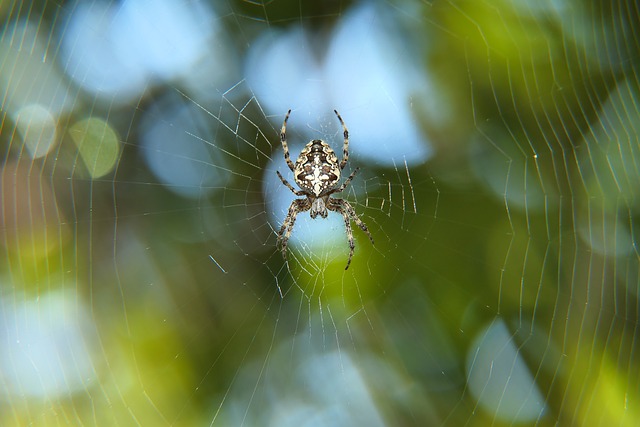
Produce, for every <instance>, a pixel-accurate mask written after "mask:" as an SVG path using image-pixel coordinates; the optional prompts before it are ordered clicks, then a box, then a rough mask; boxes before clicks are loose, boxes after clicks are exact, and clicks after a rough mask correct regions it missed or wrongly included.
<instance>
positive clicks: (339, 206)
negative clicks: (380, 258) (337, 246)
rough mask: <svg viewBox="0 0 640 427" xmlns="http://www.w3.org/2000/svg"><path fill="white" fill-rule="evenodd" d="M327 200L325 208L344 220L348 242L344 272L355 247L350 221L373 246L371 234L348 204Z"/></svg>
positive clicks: (344, 201) (339, 200)
mask: <svg viewBox="0 0 640 427" xmlns="http://www.w3.org/2000/svg"><path fill="white" fill-rule="evenodd" d="M329 200H330V203H329V205H328V206H327V208H328V209H330V210H332V211H336V212H339V213H340V214H341V215H342V217H343V218H344V228H345V231H346V232H347V240H349V259H348V260H347V266H346V267H345V268H344V269H345V270H346V269H348V268H349V265H350V264H351V258H352V257H353V250H354V249H355V246H356V245H355V242H354V240H353V230H352V228H351V221H353V222H355V223H356V224H357V225H358V227H360V229H361V230H362V231H364V232H365V233H367V236H369V240H371V244H373V237H372V236H371V233H369V229H368V228H367V226H366V225H365V223H364V222H362V220H361V219H360V218H358V215H357V214H356V211H355V210H354V209H353V207H352V206H351V205H350V204H349V202H347V201H346V200H344V199H331V198H330V199H329Z"/></svg>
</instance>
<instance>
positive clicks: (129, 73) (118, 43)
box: [60, 0, 216, 102]
mask: <svg viewBox="0 0 640 427" xmlns="http://www.w3.org/2000/svg"><path fill="white" fill-rule="evenodd" d="M215 23H216V21H215V19H214V15H213V12H212V11H211V10H210V9H209V8H208V7H206V6H205V4H204V3H202V2H173V1H169V0H154V1H151V0H126V1H123V2H120V3H115V4H106V3H102V2H88V3H87V2H80V3H78V4H77V5H76V6H75V7H74V9H73V11H72V12H71V14H70V16H69V17H68V23H67V25H66V26H65V27H64V33H63V34H62V40H61V54H60V56H61V62H62V63H63V64H64V67H65V71H66V72H67V74H68V75H69V76H70V77H71V78H72V79H73V80H74V81H75V82H76V84H78V85H79V86H81V87H82V88H83V89H85V90H86V91H88V92H90V93H93V94H95V95H100V96H104V97H107V98H113V99H115V100H118V101H121V102H125V101H128V100H130V99H132V98H135V97H138V96H140V94H141V93H142V92H144V91H145V89H146V88H147V87H148V85H149V84H152V83H153V82H155V81H166V80H169V79H172V78H176V77H178V76H179V75H180V74H181V73H186V72H188V70H191V69H192V68H193V67H194V65H195V64H196V63H197V62H198V61H200V60H201V59H202V58H203V57H204V56H205V55H207V54H208V53H209V52H210V49H209V45H210V44H211V39H212V37H213V35H214V34H215V32H216V25H215Z"/></svg>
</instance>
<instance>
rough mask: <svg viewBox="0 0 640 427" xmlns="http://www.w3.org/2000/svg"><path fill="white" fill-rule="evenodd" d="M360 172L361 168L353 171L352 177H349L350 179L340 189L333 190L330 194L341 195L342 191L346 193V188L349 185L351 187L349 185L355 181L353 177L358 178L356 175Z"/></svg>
mask: <svg viewBox="0 0 640 427" xmlns="http://www.w3.org/2000/svg"><path fill="white" fill-rule="evenodd" d="M359 170H360V168H359V167H357V168H355V169H354V170H353V172H351V175H349V178H347V179H346V180H345V181H344V182H343V183H342V185H341V186H340V187H338V188H335V189H333V190H331V192H329V194H333V193H340V192H342V191H344V189H345V188H347V185H349V183H350V182H351V180H352V179H353V177H355V176H356V173H358V171H359Z"/></svg>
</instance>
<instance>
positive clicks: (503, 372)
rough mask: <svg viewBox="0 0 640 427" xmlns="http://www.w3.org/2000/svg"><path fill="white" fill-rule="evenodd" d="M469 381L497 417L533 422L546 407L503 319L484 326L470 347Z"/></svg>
mask: <svg viewBox="0 0 640 427" xmlns="http://www.w3.org/2000/svg"><path fill="white" fill-rule="evenodd" d="M467 385H468V390H469V392H470V393H471V395H472V396H473V398H474V399H476V401H477V402H478V404H479V405H480V406H481V407H482V408H484V409H485V410H486V412H487V413H489V414H493V416H494V417H495V418H496V419H497V420H501V421H504V422H512V423H530V422H533V421H535V420H537V419H539V418H540V417H542V416H543V415H544V413H545V411H546V404H545V399H544V396H543V395H542V393H541V392H540V390H539V389H538V386H537V385H536V382H535V380H534V378H533V375H531V372H530V371H529V369H528V368H527V365H526V362H525V360H524V359H523V358H522V354H521V353H520V352H519V349H518V348H517V347H516V344H515V342H514V340H513V335H512V334H510V333H509V331H508V330H507V327H506V325H505V324H504V323H503V322H502V321H500V320H496V321H495V322H493V323H491V324H490V325H488V326H487V327H486V328H483V329H482V330H481V331H480V332H479V333H478V334H477V336H476V338H475V340H474V341H473V343H472V345H471V347H470V348H469V351H468V354H467Z"/></svg>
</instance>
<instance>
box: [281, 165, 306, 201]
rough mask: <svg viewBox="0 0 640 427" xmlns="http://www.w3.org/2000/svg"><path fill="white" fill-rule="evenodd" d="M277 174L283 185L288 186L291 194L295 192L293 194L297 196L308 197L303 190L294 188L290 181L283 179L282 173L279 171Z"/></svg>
mask: <svg viewBox="0 0 640 427" xmlns="http://www.w3.org/2000/svg"><path fill="white" fill-rule="evenodd" d="M276 173H277V174H278V178H280V181H282V183H283V184H284V185H286V186H287V188H288V189H289V190H291V192H293V194H295V195H296V196H306V195H307V193H305V192H304V191H302V190H296V189H295V188H293V185H291V184H289V181H287V180H286V179H284V178H283V177H282V175H280V172H279V171H276Z"/></svg>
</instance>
